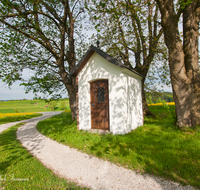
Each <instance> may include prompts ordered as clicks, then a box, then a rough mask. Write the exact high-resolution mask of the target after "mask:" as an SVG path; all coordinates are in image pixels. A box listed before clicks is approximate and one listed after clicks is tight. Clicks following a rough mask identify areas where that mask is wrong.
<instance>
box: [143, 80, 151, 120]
mask: <svg viewBox="0 0 200 190" xmlns="http://www.w3.org/2000/svg"><path fill="white" fill-rule="evenodd" d="M144 81H145V79H142V105H143V115H144V116H153V114H152V113H151V112H150V111H149V107H148V105H147V101H146V94H145V90H144Z"/></svg>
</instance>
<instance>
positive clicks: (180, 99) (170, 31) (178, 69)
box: [157, 0, 200, 128]
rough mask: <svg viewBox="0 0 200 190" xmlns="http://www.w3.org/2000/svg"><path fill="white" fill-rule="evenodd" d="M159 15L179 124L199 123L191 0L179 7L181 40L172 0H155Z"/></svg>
mask: <svg viewBox="0 0 200 190" xmlns="http://www.w3.org/2000/svg"><path fill="white" fill-rule="evenodd" d="M157 2H158V5H159V9H160V11H161V16H162V27H163V31H164V37H165V43H166V45H167V47H168V51H169V66H170V75H171V82H172V89H173V97H174V101H175V108H176V116H177V122H176V124H177V126H178V127H179V128H185V127H195V126H197V125H200V80H199V79H200V76H199V75H200V73H199V65H198V35H199V34H198V19H199V16H198V15H197V9H196V7H195V3H193V4H189V5H187V6H186V7H185V8H184V11H183V31H184V42H183V43H182V41H181V37H180V34H179V30H178V19H179V18H177V16H178V15H177V14H176V13H175V11H174V4H173V0H160V1H159V0H157Z"/></svg>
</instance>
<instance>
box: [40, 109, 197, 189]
mask: <svg viewBox="0 0 200 190" xmlns="http://www.w3.org/2000/svg"><path fill="white" fill-rule="evenodd" d="M150 110H151V111H152V112H153V113H154V114H155V115H156V117H146V118H145V124H144V125H143V126H142V127H139V128H137V129H136V130H134V131H132V132H130V133H129V134H126V135H115V136H113V135H110V134H107V135H98V134H91V133H88V132H84V131H78V130H77V129H76V122H72V121H71V116H70V114H69V113H62V114H60V115H57V116H54V117H52V118H49V119H47V120H44V121H41V122H39V123H38V125H37V128H38V130H39V131H40V132H41V133H43V134H44V135H46V136H48V137H50V138H51V139H54V140H56V141H58V142H61V143H63V144H65V145H68V146H70V147H74V148H77V149H79V150H81V151H83V152H86V153H88V154H91V155H95V156H97V157H100V158H103V159H105V160H109V161H111V162H113V163H115V164H117V165H122V166H124V167H126V168H129V169H132V170H135V171H138V172H141V173H150V174H154V175H156V176H162V177H164V178H165V179H171V180H174V181H177V182H180V183H182V184H190V185H192V186H196V187H198V188H200V172H199V171H200V154H199V152H200V130H199V129H196V130H188V131H185V132H184V131H180V130H178V129H177V127H176V126H175V107H174V106H165V107H164V106H150Z"/></svg>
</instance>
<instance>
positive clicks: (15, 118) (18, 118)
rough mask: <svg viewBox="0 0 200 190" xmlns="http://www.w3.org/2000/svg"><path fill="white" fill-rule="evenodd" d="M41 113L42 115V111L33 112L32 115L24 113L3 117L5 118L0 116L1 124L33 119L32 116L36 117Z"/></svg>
mask: <svg viewBox="0 0 200 190" xmlns="http://www.w3.org/2000/svg"><path fill="white" fill-rule="evenodd" d="M0 115H1V114H0ZM41 115H42V114H41V113H33V114H31V115H23V116H10V117H3V118H1V117H0V125H1V124H4V123H10V122H14V121H21V120H25V119H31V118H34V117H39V116H41Z"/></svg>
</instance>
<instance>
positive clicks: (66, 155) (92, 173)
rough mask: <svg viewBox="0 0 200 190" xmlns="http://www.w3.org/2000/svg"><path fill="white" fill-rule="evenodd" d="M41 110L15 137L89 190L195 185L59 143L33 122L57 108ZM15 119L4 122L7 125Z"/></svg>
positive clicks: (180, 189) (176, 189) (178, 189)
mask: <svg viewBox="0 0 200 190" xmlns="http://www.w3.org/2000/svg"><path fill="white" fill-rule="evenodd" d="M43 114H44V115H43V116H41V117H38V118H35V119H30V120H27V123H26V124H25V125H23V126H22V127H20V128H19V129H18V131H17V138H18V139H19V140H20V141H21V143H22V144H23V146H24V147H26V148H27V149H28V150H29V152H30V153H31V154H33V155H34V156H35V157H37V158H38V159H39V160H40V161H41V162H42V163H43V164H44V165H45V166H46V167H47V168H49V169H51V170H52V171H53V172H54V173H55V174H57V175H59V176H61V177H64V178H66V179H69V180H71V181H73V182H76V183H77V184H79V185H81V186H84V187H88V188H90V189H91V190H100V189H101V190H110V189H112V190H147V189H148V190H172V189H173V190H193V189H194V188H193V187H191V186H181V185H180V184H178V183H175V182H173V181H167V180H164V179H162V178H159V177H155V176H151V175H148V174H145V175H141V174H138V173H136V172H134V171H132V170H128V169H125V168H123V167H118V166H116V165H114V164H112V163H110V162H107V161H103V160H101V159H98V158H96V157H94V156H90V155H87V154H85V153H81V152H79V151H77V150H76V149H73V148H69V147H68V146H65V145H62V144H59V143H57V142H55V141H53V140H51V139H49V138H47V137H45V136H43V135H42V134H40V133H39V132H38V131H37V129H36V125H37V123H38V122H39V121H40V120H43V119H45V118H48V117H51V116H52V115H54V114H58V112H56V113H55V112H48V113H43ZM15 123H16V122H14V123H12V124H5V125H7V128H8V127H10V126H12V125H14V124H15ZM5 125H4V126H2V125H0V130H1V129H3V128H6V127H5ZM0 132H1V131H0Z"/></svg>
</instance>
